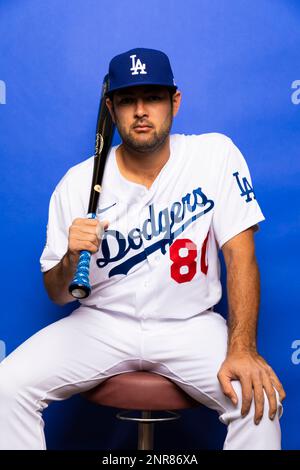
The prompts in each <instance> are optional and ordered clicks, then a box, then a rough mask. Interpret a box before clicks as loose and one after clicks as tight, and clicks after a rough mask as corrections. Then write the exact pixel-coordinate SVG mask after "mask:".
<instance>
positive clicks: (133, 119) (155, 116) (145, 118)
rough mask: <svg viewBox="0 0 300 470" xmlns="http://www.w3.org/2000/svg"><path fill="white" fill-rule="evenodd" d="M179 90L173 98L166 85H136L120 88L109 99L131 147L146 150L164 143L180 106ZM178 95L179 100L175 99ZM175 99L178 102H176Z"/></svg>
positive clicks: (127, 144)
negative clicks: (111, 98)
mask: <svg viewBox="0 0 300 470" xmlns="http://www.w3.org/2000/svg"><path fill="white" fill-rule="evenodd" d="M178 95H179V96H180V93H179V92H177V93H176V96H175V98H174V97H173V98H170V94H169V91H168V89H167V88H166V87H163V86H158V85H155V86H152V85H147V86H136V87H129V88H126V89H123V90H117V91H116V92H115V93H114V94H113V100H112V101H111V100H109V99H108V100H107V101H106V103H107V106H108V107H109V109H110V112H111V113H112V116H113V119H114V121H115V124H116V126H117V128H118V131H119V134H120V136H121V138H122V141H123V143H124V144H125V145H126V146H127V147H128V148H129V149H131V150H134V151H137V152H141V153H147V152H153V151H155V150H156V149H158V148H159V147H161V146H162V145H163V143H164V142H165V140H166V139H167V137H168V135H169V133H170V129H171V127H172V122H173V116H175V114H176V113H177V109H178V107H179V103H178V104H177V101H179V98H178ZM176 97H177V101H176ZM174 103H175V105H174Z"/></svg>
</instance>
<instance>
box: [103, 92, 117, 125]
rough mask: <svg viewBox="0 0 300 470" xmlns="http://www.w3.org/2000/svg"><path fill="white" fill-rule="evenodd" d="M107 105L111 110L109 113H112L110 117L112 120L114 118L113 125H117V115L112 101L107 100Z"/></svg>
mask: <svg viewBox="0 0 300 470" xmlns="http://www.w3.org/2000/svg"><path fill="white" fill-rule="evenodd" d="M105 104H106V106H107V107H108V110H109V112H110V115H111V118H112V120H113V123H114V124H116V119H115V113H114V109H113V103H112V100H111V99H110V98H106V100H105Z"/></svg>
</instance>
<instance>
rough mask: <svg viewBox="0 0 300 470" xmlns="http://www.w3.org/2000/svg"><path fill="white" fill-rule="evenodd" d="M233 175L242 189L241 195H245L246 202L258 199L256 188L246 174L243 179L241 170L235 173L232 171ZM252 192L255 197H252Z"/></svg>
mask: <svg viewBox="0 0 300 470" xmlns="http://www.w3.org/2000/svg"><path fill="white" fill-rule="evenodd" d="M232 176H234V177H235V178H236V182H237V185H238V187H239V189H240V190H241V193H240V196H241V197H245V196H246V199H245V202H251V201H252V200H253V199H256V197H255V193H254V189H253V187H252V186H251V184H250V183H249V181H248V180H247V178H246V176H244V177H243V178H242V181H241V179H240V177H239V172H238V171H236V172H235V173H232ZM250 194H253V199H252V198H251V197H250Z"/></svg>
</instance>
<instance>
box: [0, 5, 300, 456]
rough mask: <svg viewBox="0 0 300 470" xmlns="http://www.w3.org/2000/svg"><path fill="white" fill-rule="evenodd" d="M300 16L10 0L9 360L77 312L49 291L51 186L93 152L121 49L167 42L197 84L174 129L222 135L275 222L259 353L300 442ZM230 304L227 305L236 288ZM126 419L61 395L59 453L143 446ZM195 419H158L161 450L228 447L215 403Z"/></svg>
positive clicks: (48, 416) (4, 315)
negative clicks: (105, 86) (283, 395)
mask: <svg viewBox="0 0 300 470" xmlns="http://www.w3.org/2000/svg"><path fill="white" fill-rule="evenodd" d="M299 22H300V2H299V1H297V0H252V1H251V2H249V1H247V0H185V1H184V2H183V1H180V0H178V1H175V0H164V1H162V0H152V1H151V2H148V1H145V0H131V1H130V2H124V1H122V0H114V1H113V2H107V1H101V0H98V1H97V0H73V1H72V2H70V1H69V0H48V1H46V0H44V1H42V0H22V1H19V0H1V1H0V152H1V173H2V177H1V181H2V182H1V185H0V192H1V202H0V204H1V207H0V211H1V212H0V213H1V222H2V227H1V265H2V289H1V291H2V295H1V297H2V301H1V317H0V340H1V341H0V355H2V356H3V355H4V354H5V347H6V353H9V352H10V351H12V350H13V349H14V348H16V347H17V346H18V345H19V344H20V343H21V342H23V341H24V340H25V339H26V338H28V337H29V336H31V335H32V334H33V333H34V332H36V331H37V330H39V329H40V328H42V327H43V326H45V325H47V324H49V323H52V322H53V321H55V320H57V319H59V318H61V317H62V316H64V315H67V314H68V313H69V312H70V311H71V310H72V309H73V308H74V304H73V305H71V306H66V307H64V308H62V307H58V306H55V305H54V304H52V303H51V302H50V301H49V300H48V298H47V295H46V293H45V291H44V288H43V282H42V275H41V273H40V267H39V257H40V254H41V252H42V249H43V246H44V243H45V236H46V223H47V215H48V214H47V213H48V203H49V198H50V195H51V193H52V191H53V189H54V187H55V185H56V183H57V182H58V181H59V179H60V178H61V177H62V176H63V174H64V173H65V172H66V171H67V169H68V168H69V167H70V166H72V165H74V164H76V163H78V162H80V161H81V160H83V159H85V158H87V157H89V156H90V155H92V154H93V150H94V132H95V124H96V117H97V111H98V104H99V95H100V87H101V82H102V78H103V75H104V74H105V73H106V71H107V67H108V62H109V60H110V58H111V57H112V56H113V55H115V54H118V53H120V52H123V51H125V50H128V49H131V48H133V47H151V48H157V49H162V50H164V51H165V52H166V53H167V54H168V55H169V57H170V60H171V63H172V67H173V71H174V74H175V79H176V82H177V84H178V86H179V88H180V89H181V91H182V93H183V102H182V107H181V110H180V112H179V115H178V117H177V118H176V120H175V122H174V126H173V132H180V133H186V134H189V133H197V134H199V133H203V132H222V133H224V134H226V135H228V136H230V137H231V138H232V139H233V141H234V142H235V143H236V144H237V145H238V147H239V148H240V149H241V151H242V152H243V154H244V156H245V158H246V160H247V162H248V165H249V167H250V171H251V175H252V179H253V182H254V187H255V189H256V194H257V199H258V201H259V203H260V205H261V208H262V211H263V213H264V215H265V217H266V221H265V222H263V223H262V224H261V230H260V232H259V233H258V234H257V235H256V246H257V249H256V250H257V258H258V262H259V265H260V271H261V291H262V294H261V309H260V315H261V317H260V324H259V348H260V352H261V354H262V355H264V357H265V358H266V359H267V360H268V361H270V363H271V365H272V366H273V367H274V369H275V371H276V372H277V373H278V375H279V377H280V378H281V380H282V382H283V384H284V386H285V388H286V391H287V399H286V401H285V410H284V415H283V417H282V420H281V423H282V431H283V447H284V448H285V449H299V448H300V436H299V432H298V425H299V416H300V414H299V411H300V402H299V400H298V399H297V398H298V386H299V371H300V365H299V363H300V329H299V323H300V322H299V297H298V295H299V272H298V269H299V254H298V252H299V248H298V239H299V236H298V232H299V225H300V224H299V210H298V204H299V170H300V163H299V149H300V133H299V120H300V72H299V50H300V34H299ZM114 143H118V136H117V135H116V137H115V141H114ZM297 201H298V202H297ZM223 267H224V265H223ZM223 282H225V278H224V275H223ZM216 310H217V309H216ZM218 310H219V311H220V312H221V313H223V314H224V315H225V314H226V296H224V298H223V301H222V302H221V304H220V305H219V306H218ZM33 367H34V364H33ZM114 414H115V410H113V409H110V408H104V407H103V408H97V407H94V405H91V404H89V403H86V402H85V401H84V400H83V399H82V398H81V397H78V396H77V397H73V398H72V399H70V400H67V401H64V402H61V403H55V404H52V405H51V406H50V407H49V408H48V410H47V411H46V412H45V421H46V437H47V443H48V448H50V449H76V448H77V449H83V448H98V449H117V448H123V449H126V448H128V449H129V448H135V446H136V434H135V432H136V428H135V426H134V425H133V426H132V427H131V425H129V424H127V423H122V422H119V421H117V420H116V419H114ZM182 415H183V418H182V419H181V420H179V421H178V422H176V423H172V424H170V425H168V424H163V425H161V426H158V427H157V433H156V441H155V444H156V449H168V448H173V449H175V448H178V449H200V448H221V447H222V443H223V439H224V436H225V427H224V426H223V425H222V424H221V423H219V421H218V419H217V415H216V414H215V413H214V412H211V411H209V410H206V409H204V408H203V409H202V408H200V409H197V410H187V411H185V412H183V413H182ZM0 425H1V423H0Z"/></svg>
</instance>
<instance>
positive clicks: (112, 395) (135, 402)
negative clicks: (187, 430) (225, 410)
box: [82, 371, 200, 450]
mask: <svg viewBox="0 0 300 470" xmlns="http://www.w3.org/2000/svg"><path fill="white" fill-rule="evenodd" d="M82 395H83V396H84V397H85V398H87V399H88V400H89V401H91V402H93V403H96V404H97V405H103V406H111V407H113V408H121V409H125V411H121V412H119V413H117V415H116V417H117V418H118V419H121V420H125V421H136V422H138V449H139V450H153V434H154V424H155V423H157V422H165V421H173V420H176V419H179V418H180V414H179V413H176V412H174V411H171V410H180V409H185V408H195V407H199V406H200V403H199V402H198V401H196V400H194V399H193V398H191V397H190V396H189V395H188V394H187V393H185V392H184V391H183V390H182V389H181V388H180V387H178V386H177V385H176V384H175V383H174V382H172V381H171V380H170V379H168V378H166V377H164V376H162V375H159V374H155V373H152V372H146V371H134V372H124V373H121V374H117V375H114V376H112V377H109V378H108V379H106V380H105V381H103V382H102V383H101V384H100V385H98V386H97V387H95V388H93V389H91V390H88V391H87V392H84V393H83V394H82ZM132 410H135V411H140V412H141V417H139V418H134V417H130V416H128V414H130V412H131V411H132ZM157 410H158V411H164V412H165V413H166V414H167V417H160V418H154V417H153V416H152V414H151V412H152V411H157Z"/></svg>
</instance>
